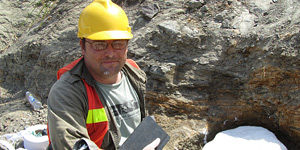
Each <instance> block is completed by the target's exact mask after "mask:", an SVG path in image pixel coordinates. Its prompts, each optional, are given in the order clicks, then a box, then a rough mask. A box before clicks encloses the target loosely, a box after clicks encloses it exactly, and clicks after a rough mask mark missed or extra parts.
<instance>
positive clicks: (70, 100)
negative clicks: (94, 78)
mask: <svg viewBox="0 0 300 150" xmlns="http://www.w3.org/2000/svg"><path fill="white" fill-rule="evenodd" d="M74 84H75V85H74ZM74 84H70V83H68V82H66V81H61V80H58V81H57V82H56V83H55V84H54V85H53V86H52V88H51V90H50V93H49V96H48V100H47V104H48V128H49V135H50V141H51V145H52V148H53V149H59V150H61V149H72V148H73V147H74V145H75V143H76V142H77V141H78V140H80V139H83V138H84V139H85V140H89V135H88V132H87V129H86V116H87V111H88V101H87V98H86V96H85V95H84V93H83V89H80V88H79V86H76V83H74ZM78 84H79V83H77V85H78ZM90 142H92V141H90ZM97 149H99V148H97Z"/></svg>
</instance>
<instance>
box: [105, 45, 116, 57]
mask: <svg viewBox="0 0 300 150" xmlns="http://www.w3.org/2000/svg"><path fill="white" fill-rule="evenodd" d="M115 54H116V53H115V50H114V48H113V47H112V45H111V44H108V46H107V48H106V50H105V55H106V56H108V57H112V56H114V55H115Z"/></svg>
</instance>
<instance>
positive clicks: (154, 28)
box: [0, 0, 300, 150]
mask: <svg viewBox="0 0 300 150" xmlns="http://www.w3.org/2000/svg"><path fill="white" fill-rule="evenodd" d="M4 2H6V3H3V4H7V6H8V2H7V1H4ZM119 2H123V3H120V4H123V7H124V9H125V11H126V13H127V14H128V17H129V20H130V24H131V26H132V31H133V34H134V38H133V39H132V40H131V41H130V44H129V53H128V57H130V58H133V59H135V60H136V61H137V63H138V64H139V65H140V67H141V68H142V69H143V70H144V71H145V72H146V73H147V75H148V83H147V89H148V91H147V105H148V107H149V112H150V114H154V115H155V116H156V118H157V121H158V122H159V124H160V125H161V126H162V127H163V128H164V129H165V130H166V131H167V132H168V133H169V134H170V135H171V140H170V142H169V143H168V145H167V147H166V149H174V148H177V149H186V148H187V147H188V149H199V148H200V147H201V145H203V143H205V142H207V141H209V140H212V139H213V137H214V136H215V135H216V133H217V132H219V131H222V130H226V129H231V128H235V127H237V126H240V125H255V126H262V127H265V128H267V129H269V130H270V131H272V132H273V133H275V134H276V136H277V137H278V139H279V140H281V142H283V143H284V144H285V146H286V147H287V148H288V149H289V150H293V149H295V150H296V149H297V148H298V149H299V148H300V145H299V141H300V120H299V114H300V109H299V108H300V101H299V100H300V57H299V53H300V9H299V6H300V5H299V4H300V2H299V1H298V0H286V1H283V0H279V1H277V0H225V1H217V0H196V1H195V0H189V1H186V0H177V1H171V0H167V1H152V0H146V1H132V0H131V1H128V2H130V3H129V4H130V5H129V4H128V5H127V4H126V1H119ZM25 3H27V4H29V2H27V1H19V2H15V3H9V4H10V5H18V6H20V8H18V7H17V8H14V9H13V10H16V11H17V10H18V11H19V12H23V11H24V12H28V11H26V10H25V9H22V8H23V7H21V4H22V5H25ZM53 3H55V4H54V5H53V8H52V9H51V11H50V12H49V15H47V17H45V18H44V19H43V21H42V23H41V22H37V24H36V25H32V26H31V28H29V29H28V30H27V31H25V32H21V31H24V30H21V29H22V28H20V27H19V26H17V25H16V24H15V23H14V19H15V18H14V17H15V16H18V15H16V14H10V15H11V16H10V17H9V18H6V19H5V18H1V22H6V21H7V20H8V21H7V22H8V24H10V25H11V26H9V28H11V29H12V30H11V31H9V32H5V30H2V31H1V32H5V33H3V37H5V36H7V35H10V36H12V35H13V37H14V36H15V37H17V38H15V39H13V40H12V41H13V42H11V43H10V44H9V45H7V44H5V42H6V41H7V38H5V40H3V39H2V40H1V42H2V43H4V44H2V45H1V53H2V54H1V55H0V60H1V61H0V75H1V76H0V82H1V87H3V88H11V87H13V88H12V89H18V87H24V88H26V89H27V90H30V91H32V92H34V93H36V94H37V95H39V96H40V97H42V98H43V102H44V103H45V102H46V99H47V95H48V92H49V90H50V88H51V85H52V84H53V83H54V82H55V80H56V71H57V69H59V68H60V67H62V66H64V65H66V64H68V63H70V62H71V61H72V60H75V59H76V58H78V57H80V55H81V54H80V47H79V40H78V39H77V37H76V36H77V35H76V33H77V20H78V17H79V14H80V12H81V10H82V9H83V8H84V7H85V6H86V5H87V4H88V3H89V2H80V1H76V0H69V1H63V0H62V1H59V2H56V1H53ZM2 7H4V5H2ZM40 7H42V6H39V8H40ZM145 7H147V8H150V9H151V8H153V10H154V11H155V12H156V13H155V14H153V15H151V17H149V15H146V14H145V11H143V9H142V8H145ZM7 8H8V7H7ZM20 9H21V10H22V11H20ZM9 11H11V9H9V10H7V9H6V11H5V12H7V13H9ZM5 15H7V14H5V13H2V16H5ZM24 17H26V15H24ZM22 20H24V18H23V19H22ZM29 20H34V17H33V16H32V17H31V18H29ZM5 25H7V24H5ZM25 25H27V26H28V25H29V23H26V24H25ZM3 27H4V25H3ZM7 28H8V27H7ZM13 31H15V32H13ZM21 33H22V34H21ZM7 37H8V36H7Z"/></svg>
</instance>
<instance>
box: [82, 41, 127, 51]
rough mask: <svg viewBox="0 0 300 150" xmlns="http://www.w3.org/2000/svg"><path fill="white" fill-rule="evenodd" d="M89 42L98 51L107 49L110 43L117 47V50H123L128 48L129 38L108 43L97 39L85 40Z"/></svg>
mask: <svg viewBox="0 0 300 150" xmlns="http://www.w3.org/2000/svg"><path fill="white" fill-rule="evenodd" d="M85 41H86V42H87V43H89V44H91V45H92V47H93V49H94V50H97V51H103V50H106V49H107V47H108V44H111V46H112V47H113V48H114V49H115V50H123V49H125V48H126V46H127V44H128V40H116V41H113V42H112V43H107V42H105V41H95V42H89V41H87V40H85Z"/></svg>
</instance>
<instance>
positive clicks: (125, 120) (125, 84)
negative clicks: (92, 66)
mask: <svg viewBox="0 0 300 150" xmlns="http://www.w3.org/2000/svg"><path fill="white" fill-rule="evenodd" d="M97 86H98V87H99V89H100V91H101V92H102V94H103V96H104V98H105V100H106V103H107V105H108V106H109V108H110V110H111V112H113V114H114V117H115V120H116V122H117V124H118V127H119V128H120V131H121V141H120V143H119V145H122V144H123V143H124V142H125V140H126V139H127V138H128V136H129V135H130V134H131V133H132V132H133V130H134V129H135V128H136V127H137V126H138V125H139V124H140V122H141V111H140V104H139V98H138V96H137V93H136V91H135V90H134V88H133V87H132V85H131V84H130V82H129V80H128V78H127V76H126V75H125V74H124V73H123V72H122V79H121V81H120V82H119V83H116V84H102V83H99V82H97Z"/></svg>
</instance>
